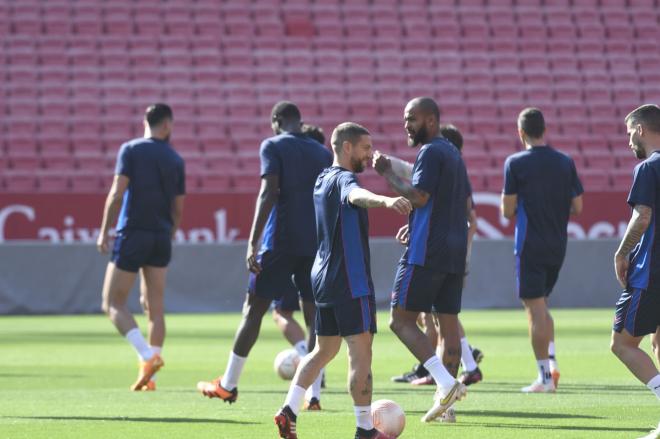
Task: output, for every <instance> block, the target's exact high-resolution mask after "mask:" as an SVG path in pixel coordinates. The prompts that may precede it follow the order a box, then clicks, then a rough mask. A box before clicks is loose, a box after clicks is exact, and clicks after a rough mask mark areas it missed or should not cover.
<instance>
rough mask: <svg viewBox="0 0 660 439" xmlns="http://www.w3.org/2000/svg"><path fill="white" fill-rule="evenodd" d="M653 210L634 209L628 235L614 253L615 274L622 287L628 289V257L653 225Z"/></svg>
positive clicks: (636, 207) (648, 208) (640, 207)
mask: <svg viewBox="0 0 660 439" xmlns="http://www.w3.org/2000/svg"><path fill="white" fill-rule="evenodd" d="M651 216H652V211H651V208H650V207H648V206H644V205H641V204H639V205H637V206H635V208H634V209H633V213H632V217H631V218H630V222H629V223H628V228H627V229H626V234H625V235H623V239H622V240H621V244H619V249H618V250H617V251H616V253H614V272H615V273H616V278H617V280H618V281H619V284H621V287H623V288H625V287H626V278H627V276H628V265H629V264H630V262H629V261H628V255H629V254H630V252H631V251H632V249H633V248H634V247H635V246H636V245H637V243H639V241H640V239H642V235H644V232H646V229H648V227H649V224H651Z"/></svg>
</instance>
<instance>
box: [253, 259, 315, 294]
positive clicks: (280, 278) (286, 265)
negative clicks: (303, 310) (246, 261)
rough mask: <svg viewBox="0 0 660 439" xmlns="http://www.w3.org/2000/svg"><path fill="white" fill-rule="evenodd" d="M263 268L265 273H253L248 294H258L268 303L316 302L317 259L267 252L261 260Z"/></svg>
mask: <svg viewBox="0 0 660 439" xmlns="http://www.w3.org/2000/svg"><path fill="white" fill-rule="evenodd" d="M257 261H259V263H260V264H261V273H259V275H258V276H257V275H255V274H254V273H250V278H249V281H248V293H249V294H256V295H257V296H259V297H262V298H264V299H268V300H274V299H280V298H283V297H287V298H289V299H288V300H292V297H296V298H297V297H298V295H300V297H301V298H302V300H305V301H313V300H314V293H313V292H312V280H311V273H312V265H314V256H295V255H287V254H284V253H280V252H277V251H274V252H273V251H270V250H269V251H266V252H264V253H260V254H259V255H258V256H257Z"/></svg>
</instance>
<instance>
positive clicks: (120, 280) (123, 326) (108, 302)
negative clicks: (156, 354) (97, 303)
mask: <svg viewBox="0 0 660 439" xmlns="http://www.w3.org/2000/svg"><path fill="white" fill-rule="evenodd" d="M136 277H137V270H136V272H133V271H127V270H122V269H121V268H118V267H117V266H116V265H115V264H114V263H113V262H110V263H108V266H107V268H106V270H105V278H104V280H103V303H102V308H103V312H105V313H106V314H107V316H108V317H109V318H110V321H111V322H112V324H113V325H115V328H117V330H118V331H119V333H120V334H121V335H123V336H126V334H127V333H128V332H130V331H131V330H134V329H137V327H138V325H137V322H136V321H135V318H134V317H133V314H131V312H130V311H129V309H128V306H127V301H128V296H129V294H130V293H131V289H132V288H133V284H134V283H135V278H136ZM138 331H139V330H138ZM145 344H146V341H145ZM136 349H137V347H136ZM139 353H140V352H139V351H138V354H139Z"/></svg>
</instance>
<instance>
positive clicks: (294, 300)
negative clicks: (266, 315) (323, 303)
mask: <svg viewBox="0 0 660 439" xmlns="http://www.w3.org/2000/svg"><path fill="white" fill-rule="evenodd" d="M311 300H312V301H313V300H314V299H313V298H312V299H311ZM273 308H275V309H277V310H280V311H300V297H298V293H297V292H296V291H294V292H293V294H285V295H284V296H282V297H280V298H279V299H275V300H273Z"/></svg>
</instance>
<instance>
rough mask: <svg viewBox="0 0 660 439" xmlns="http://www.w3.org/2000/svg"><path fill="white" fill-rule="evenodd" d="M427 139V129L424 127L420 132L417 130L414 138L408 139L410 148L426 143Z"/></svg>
mask: <svg viewBox="0 0 660 439" xmlns="http://www.w3.org/2000/svg"><path fill="white" fill-rule="evenodd" d="M426 137H427V130H426V127H425V126H423V127H421V128H420V129H419V130H417V132H416V133H415V135H414V136H413V137H412V138H410V137H408V146H410V147H411V148H414V147H415V146H417V145H419V144H421V143H424V141H425V140H426Z"/></svg>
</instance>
